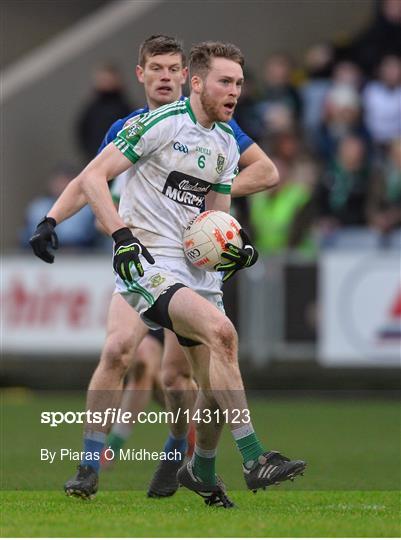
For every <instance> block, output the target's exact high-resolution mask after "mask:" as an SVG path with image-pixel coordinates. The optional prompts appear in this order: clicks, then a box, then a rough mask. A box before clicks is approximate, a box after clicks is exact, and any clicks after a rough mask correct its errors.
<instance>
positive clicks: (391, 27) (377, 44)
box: [338, 0, 401, 77]
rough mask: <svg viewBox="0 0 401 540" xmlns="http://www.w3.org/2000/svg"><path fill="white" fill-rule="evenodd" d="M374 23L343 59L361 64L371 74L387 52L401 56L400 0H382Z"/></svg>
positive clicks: (365, 71)
mask: <svg viewBox="0 0 401 540" xmlns="http://www.w3.org/2000/svg"><path fill="white" fill-rule="evenodd" d="M378 4H379V7H378V11H377V14H376V15H375V18H374V21H373V22H372V23H371V25H370V26H369V27H368V28H367V29H366V30H365V31H363V32H362V33H361V34H360V35H359V36H358V37H357V38H356V39H355V40H354V41H353V42H352V43H351V44H350V45H349V46H348V47H346V48H344V49H340V50H339V51H338V54H339V56H340V58H344V59H349V60H351V61H353V62H355V63H356V64H357V65H359V66H360V67H361V68H362V70H363V71H364V73H365V74H366V75H367V76H368V77H372V76H373V75H374V70H375V69H376V67H377V66H378V64H379V63H380V62H381V60H382V59H383V58H384V57H385V56H387V55H394V56H401V37H400V36H401V0H381V1H380V2H379V3H378Z"/></svg>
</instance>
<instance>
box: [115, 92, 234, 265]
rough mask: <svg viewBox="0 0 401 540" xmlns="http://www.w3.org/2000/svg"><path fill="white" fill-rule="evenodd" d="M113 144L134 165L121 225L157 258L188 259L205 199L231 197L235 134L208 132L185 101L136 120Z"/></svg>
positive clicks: (223, 128)
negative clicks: (186, 247) (187, 239)
mask: <svg viewBox="0 0 401 540" xmlns="http://www.w3.org/2000/svg"><path fill="white" fill-rule="evenodd" d="M114 144H115V145H116V146H117V148H118V149H119V150H120V151H121V152H122V153H123V154H124V155H125V156H126V157H127V158H128V159H130V161H132V163H133V164H134V165H133V166H132V167H130V168H129V169H128V171H126V173H125V185H124V187H123V190H122V193H121V199H120V206H119V214H120V216H121V218H122V220H123V221H124V223H125V224H126V226H127V227H129V228H130V229H131V230H132V232H133V234H134V235H135V236H137V237H138V238H139V240H140V241H141V242H142V243H143V244H144V245H145V246H146V247H147V248H148V249H149V250H150V252H151V253H152V255H155V256H157V255H165V256H171V257H184V252H183V247H182V234H183V231H184V228H185V227H186V226H187V224H188V222H189V221H190V220H191V219H193V218H194V217H196V216H197V215H198V214H199V211H200V209H201V208H203V206H204V202H205V195H206V194H207V193H208V192H209V191H210V190H214V191H217V192H219V193H227V194H228V193H230V191H231V184H232V181H233V178H234V177H235V175H236V174H237V164H238V160H239V150H238V145H237V142H236V140H235V137H234V133H233V131H232V129H231V128H230V127H229V126H228V125H227V124H223V123H215V124H214V125H213V127H212V128H211V129H207V128H204V127H203V126H201V125H200V124H199V123H197V121H196V118H195V116H194V114H193V112H192V109H191V106H190V103H189V99H186V100H184V101H177V102H174V103H171V104H169V105H165V106H163V107H160V108H158V109H156V110H155V111H152V112H149V113H148V114H146V115H144V116H143V115H141V116H138V117H133V118H132V119H130V120H129V122H127V125H126V126H124V128H123V129H122V130H121V131H120V132H119V133H118V135H117V137H116V139H115V140H114Z"/></svg>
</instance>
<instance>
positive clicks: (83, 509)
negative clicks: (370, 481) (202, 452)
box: [1, 489, 401, 537]
mask: <svg viewBox="0 0 401 540" xmlns="http://www.w3.org/2000/svg"><path fill="white" fill-rule="evenodd" d="M232 498H233V499H234V500H235V502H236V504H237V506H236V508H233V509H230V510H224V509H222V508H208V507H206V506H205V505H204V504H203V501H202V500H201V499H200V498H199V497H197V496H196V495H195V494H192V493H188V492H185V491H184V490H183V489H182V490H180V491H179V493H178V494H177V495H175V496H174V497H172V498H170V499H165V500H150V499H147V498H146V497H145V493H144V492H102V493H99V495H98V496H97V497H96V499H94V500H93V501H90V502H87V501H81V500H77V499H69V498H67V497H65V496H63V495H62V494H61V493H60V492H25V491H24V492H3V493H2V495H1V504H2V508H3V514H4V519H3V520H2V522H3V526H2V527H1V534H2V536H20V537H21V536H30V537H32V536H46V537H53V536H70V537H74V536H89V537H91V536H93V537H96V536H103V537H108V536H123V537H124V536H125V537H149V536H150V537H154V536H159V537H160V536H162V537H163V536H173V537H174V536H179V537H188V536H190V537H191V536H195V537H208V536H212V537H216V536H217V537H219V536H220V537H232V536H234V537H235V536H241V537H251V536H252V537H398V536H399V535H400V534H401V530H400V524H399V523H400V521H399V499H398V494H397V493H394V492H349V491H348V492H302V491H298V492H279V491H277V489H276V490H271V491H270V492H264V493H258V494H257V495H253V494H252V493H250V492H243V491H242V492H233V493H232Z"/></svg>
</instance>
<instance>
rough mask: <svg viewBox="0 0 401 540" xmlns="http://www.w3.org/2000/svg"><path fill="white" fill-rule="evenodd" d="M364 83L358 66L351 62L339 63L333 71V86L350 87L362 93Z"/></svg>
mask: <svg viewBox="0 0 401 540" xmlns="http://www.w3.org/2000/svg"><path fill="white" fill-rule="evenodd" d="M362 82H363V76H362V72H361V70H360V68H359V66H357V65H356V64H354V63H353V62H349V61H343V62H338V63H337V64H336V65H335V66H334V69H333V75H332V85H333V86H337V85H344V86H350V87H351V88H353V89H354V90H355V91H356V92H358V94H359V92H360V91H361V87H362Z"/></svg>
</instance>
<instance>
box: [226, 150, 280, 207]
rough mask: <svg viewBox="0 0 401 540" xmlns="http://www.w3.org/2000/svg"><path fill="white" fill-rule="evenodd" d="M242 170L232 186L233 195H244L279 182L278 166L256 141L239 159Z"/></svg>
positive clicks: (262, 189) (263, 189)
mask: <svg viewBox="0 0 401 540" xmlns="http://www.w3.org/2000/svg"><path fill="white" fill-rule="evenodd" d="M239 166H240V169H241V172H240V173H239V174H238V176H237V177H236V178H235V181H234V183H233V185H232V188H231V196H232V197H244V196H245V195H252V194H253V193H258V192H260V191H265V190H266V189H269V188H271V187H274V186H276V185H277V184H278V182H279V174H278V170H277V167H276V166H275V165H274V163H273V162H272V160H271V159H270V158H269V157H268V156H267V155H266V154H265V153H264V152H263V150H262V149H261V148H260V146H259V145H257V144H256V143H253V144H251V145H250V146H249V147H248V148H247V149H246V150H245V151H244V152H243V153H242V154H241V157H240V160H239Z"/></svg>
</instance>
